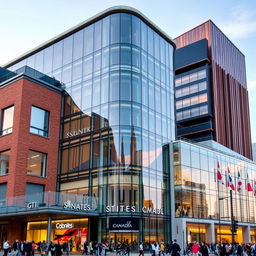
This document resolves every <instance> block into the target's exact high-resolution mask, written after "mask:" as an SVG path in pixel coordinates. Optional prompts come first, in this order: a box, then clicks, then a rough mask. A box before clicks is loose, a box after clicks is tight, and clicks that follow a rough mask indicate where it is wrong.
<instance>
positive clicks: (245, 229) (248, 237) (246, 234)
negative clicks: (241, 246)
mask: <svg viewBox="0 0 256 256" xmlns="http://www.w3.org/2000/svg"><path fill="white" fill-rule="evenodd" d="M250 232H251V226H247V227H243V242H244V243H251V235H250Z"/></svg>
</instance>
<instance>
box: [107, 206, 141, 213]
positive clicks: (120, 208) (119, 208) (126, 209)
mask: <svg viewBox="0 0 256 256" xmlns="http://www.w3.org/2000/svg"><path fill="white" fill-rule="evenodd" d="M106 212H136V206H134V205H133V206H129V205H108V206H106Z"/></svg>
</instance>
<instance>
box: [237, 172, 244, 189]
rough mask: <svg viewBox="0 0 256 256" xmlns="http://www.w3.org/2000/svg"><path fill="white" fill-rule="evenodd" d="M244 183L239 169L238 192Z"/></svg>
mask: <svg viewBox="0 0 256 256" xmlns="http://www.w3.org/2000/svg"><path fill="white" fill-rule="evenodd" d="M242 185H243V183H242V179H241V174H240V172H239V171H238V173H237V191H238V192H239V191H241V189H242Z"/></svg>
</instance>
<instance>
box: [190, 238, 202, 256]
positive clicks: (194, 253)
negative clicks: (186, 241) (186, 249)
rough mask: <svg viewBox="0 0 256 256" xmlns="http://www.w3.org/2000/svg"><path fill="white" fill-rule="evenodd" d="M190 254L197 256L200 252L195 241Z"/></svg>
mask: <svg viewBox="0 0 256 256" xmlns="http://www.w3.org/2000/svg"><path fill="white" fill-rule="evenodd" d="M191 252H192V255H193V256H198V254H199V252H200V246H199V244H198V243H197V242H196V241H195V242H194V244H193V245H192V248H191Z"/></svg>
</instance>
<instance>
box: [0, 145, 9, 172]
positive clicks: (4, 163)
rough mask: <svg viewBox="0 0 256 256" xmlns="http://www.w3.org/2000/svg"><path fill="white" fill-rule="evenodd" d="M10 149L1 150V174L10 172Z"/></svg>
mask: <svg viewBox="0 0 256 256" xmlns="http://www.w3.org/2000/svg"><path fill="white" fill-rule="evenodd" d="M9 161H10V150H6V151H2V152H0V176H1V175H6V174H8V172H9Z"/></svg>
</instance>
